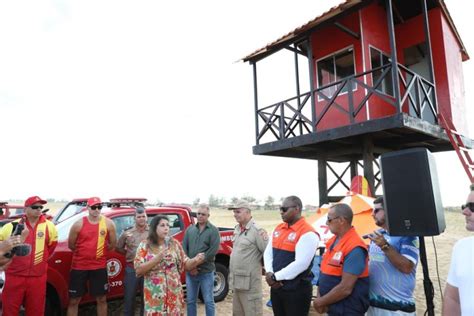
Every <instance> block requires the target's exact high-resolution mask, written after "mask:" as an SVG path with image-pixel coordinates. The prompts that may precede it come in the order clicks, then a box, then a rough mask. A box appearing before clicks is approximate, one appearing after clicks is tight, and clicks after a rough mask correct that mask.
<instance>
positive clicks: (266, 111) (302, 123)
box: [256, 63, 438, 144]
mask: <svg viewBox="0 0 474 316" xmlns="http://www.w3.org/2000/svg"><path fill="white" fill-rule="evenodd" d="M397 70H398V71H397V81H398V85H399V91H400V101H397V100H396V98H395V97H394V96H393V91H394V89H393V88H394V85H393V84H392V82H393V80H392V64H391V63H387V64H385V65H382V66H380V67H377V68H374V69H371V70H368V71H366V72H363V73H359V74H355V75H352V76H349V77H346V78H344V79H341V80H338V81H336V82H333V83H331V84H328V85H324V86H321V87H319V88H316V89H314V90H313V91H308V92H306V93H303V94H300V95H297V96H295V97H292V98H289V99H286V100H284V101H281V102H278V103H275V104H272V105H269V106H266V107H263V108H260V109H258V110H257V113H256V115H257V121H256V124H257V126H256V127H257V137H256V141H257V144H260V143H262V142H263V143H266V142H271V141H279V140H284V139H288V138H292V137H297V136H301V135H305V134H310V133H314V132H318V131H319V130H321V129H323V128H322V126H321V125H322V124H321V123H322V121H323V119H324V118H325V117H327V114H328V112H329V110H330V109H337V110H338V111H339V112H341V113H343V114H342V115H343V116H345V117H347V118H348V121H349V124H354V123H356V117H357V116H358V115H359V113H360V112H361V111H362V110H363V109H364V108H365V106H367V104H368V102H369V101H370V100H372V99H375V98H378V100H376V101H377V102H374V103H373V104H382V103H383V106H386V105H387V104H388V105H390V106H392V107H393V108H394V114H395V113H400V112H405V113H407V114H408V115H410V116H413V117H416V118H419V119H421V120H425V121H429V122H431V123H433V124H437V114H438V109H437V105H436V95H435V86H434V85H433V83H432V82H430V81H429V80H427V79H425V78H423V77H422V76H420V75H419V74H417V73H416V72H414V71H412V70H410V69H409V68H407V67H405V66H403V65H400V64H398V67H397ZM370 77H371V78H372V79H373V80H370V81H369V82H371V84H368V83H366V81H367V79H368V78H370ZM359 87H360V88H362V91H365V92H366V93H365V94H362V95H361V94H360V92H359V93H357V95H355V93H356V91H358V88H359ZM313 100H314V102H315V103H316V100H317V107H318V111H316V109H315V111H313V107H312V106H311V104H313ZM381 101H382V102H381ZM371 107H372V104H371ZM362 121H363V119H362ZM357 122H361V116H360V115H359V117H357Z"/></svg>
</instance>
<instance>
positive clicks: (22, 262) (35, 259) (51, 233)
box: [0, 215, 58, 276]
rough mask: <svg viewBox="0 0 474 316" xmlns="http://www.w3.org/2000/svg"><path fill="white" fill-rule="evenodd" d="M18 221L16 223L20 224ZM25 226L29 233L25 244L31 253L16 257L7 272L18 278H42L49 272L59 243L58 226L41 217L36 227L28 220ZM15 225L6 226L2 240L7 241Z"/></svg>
mask: <svg viewBox="0 0 474 316" xmlns="http://www.w3.org/2000/svg"><path fill="white" fill-rule="evenodd" d="M19 221H20V220H16V221H15V222H19ZM25 226H26V227H27V228H28V230H29V233H28V236H27V237H26V239H25V244H28V245H30V246H31V252H30V254H29V255H27V256H22V257H20V256H14V257H13V259H12V262H11V263H10V265H9V266H8V268H7V270H6V274H7V275H9V274H12V275H16V276H41V275H43V274H45V273H46V272H47V270H48V258H49V256H50V255H51V254H52V253H53V251H54V248H56V245H57V243H58V234H57V230H56V226H54V224H53V223H51V222H50V221H48V220H47V219H46V217H45V216H44V215H41V216H40V217H39V219H38V221H37V222H36V225H35V227H31V224H30V222H29V221H28V220H27V219H26V220H25ZM12 230H13V225H12V224H11V223H8V224H6V225H5V226H4V227H3V228H2V230H1V232H0V240H6V239H8V237H9V236H10V235H11V233H12Z"/></svg>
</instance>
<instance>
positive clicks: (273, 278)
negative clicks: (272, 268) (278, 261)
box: [270, 274, 277, 282]
mask: <svg viewBox="0 0 474 316" xmlns="http://www.w3.org/2000/svg"><path fill="white" fill-rule="evenodd" d="M270 278H271V279H272V281H273V282H277V280H276V278H275V274H272V276H271V277H270Z"/></svg>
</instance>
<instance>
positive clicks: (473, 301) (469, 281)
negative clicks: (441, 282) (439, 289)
mask: <svg viewBox="0 0 474 316" xmlns="http://www.w3.org/2000/svg"><path fill="white" fill-rule="evenodd" d="M447 281H448V283H449V284H450V285H451V286H454V287H457V288H458V291H459V300H460V302H461V314H462V315H474V237H467V238H463V239H461V240H458V241H457V242H456V244H455V245H454V248H453V254H452V256H451V266H450V267H449V274H448V280H447Z"/></svg>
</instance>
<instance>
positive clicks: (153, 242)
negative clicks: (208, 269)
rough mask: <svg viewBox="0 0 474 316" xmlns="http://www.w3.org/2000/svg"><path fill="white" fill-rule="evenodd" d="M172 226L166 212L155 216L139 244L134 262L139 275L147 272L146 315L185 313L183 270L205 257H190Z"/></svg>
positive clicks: (145, 283)
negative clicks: (170, 234)
mask: <svg viewBox="0 0 474 316" xmlns="http://www.w3.org/2000/svg"><path fill="white" fill-rule="evenodd" d="M169 230H170V228H169V221H168V218H167V217H166V216H163V215H157V216H155V217H153V219H152V220H151V223H150V230H149V234H148V239H147V240H144V241H142V242H141V243H140V245H139V246H138V248H137V254H136V256H135V260H134V265H135V271H136V273H137V276H144V286H143V295H144V297H145V315H184V311H185V309H186V307H185V305H184V297H183V289H182V284H181V273H182V272H183V270H184V269H186V270H191V269H193V268H195V267H196V266H197V265H199V264H200V263H201V262H202V261H203V260H204V255H203V254H198V255H197V256H196V257H195V258H193V259H189V258H187V257H186V255H185V254H184V251H183V248H182V247H181V244H180V243H179V242H178V241H177V240H176V239H174V238H172V237H170V236H169V235H168V234H169Z"/></svg>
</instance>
